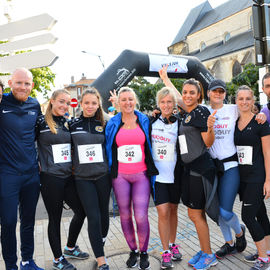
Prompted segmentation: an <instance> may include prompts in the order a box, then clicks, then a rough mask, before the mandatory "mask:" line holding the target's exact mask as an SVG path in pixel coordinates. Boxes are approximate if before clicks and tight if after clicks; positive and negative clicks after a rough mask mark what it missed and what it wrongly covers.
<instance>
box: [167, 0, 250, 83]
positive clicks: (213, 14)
mask: <svg viewBox="0 0 270 270" xmlns="http://www.w3.org/2000/svg"><path fill="white" fill-rule="evenodd" d="M252 5H253V1H252V0H230V1H228V2H225V3H224V4H222V5H220V6H218V7H216V8H212V7H211V5H210V4H209V2H208V1H205V2H204V3H202V4H200V5H198V6H197V7H195V8H193V9H192V10H191V11H190V13H189V14H188V16H187V18H186V20H185V22H184V24H183V25H182V27H181V28H180V30H179V32H178V34H177V35H176V37H175V39H174V40H173V42H172V44H171V45H170V46H169V47H168V51H169V53H170V54H182V55H189V56H196V57H198V58H199V59H200V60H201V61H202V62H203V64H204V65H205V66H206V68H207V69H208V70H210V72H211V73H212V74H213V75H214V76H215V77H216V78H219V79H223V80H224V81H226V82H229V81H231V79H232V77H234V76H235V75H237V74H239V73H240V72H241V71H242V67H243V66H244V65H245V64H248V63H255V49H254V38H253V30H252Z"/></svg>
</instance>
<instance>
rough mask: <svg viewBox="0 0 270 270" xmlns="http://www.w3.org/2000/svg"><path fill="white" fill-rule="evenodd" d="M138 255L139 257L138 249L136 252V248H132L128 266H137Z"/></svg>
mask: <svg viewBox="0 0 270 270" xmlns="http://www.w3.org/2000/svg"><path fill="white" fill-rule="evenodd" d="M138 257H139V252H138V251H137V252H136V251H135V250H132V251H131V252H130V253H129V258H128V260H127V262H126V264H127V267H128V268H133V267H136V266H137V260H138Z"/></svg>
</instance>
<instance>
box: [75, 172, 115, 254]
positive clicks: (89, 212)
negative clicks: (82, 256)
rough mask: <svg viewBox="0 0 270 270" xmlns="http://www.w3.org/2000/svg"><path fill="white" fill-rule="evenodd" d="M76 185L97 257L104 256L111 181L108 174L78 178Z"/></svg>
mask: <svg viewBox="0 0 270 270" xmlns="http://www.w3.org/2000/svg"><path fill="white" fill-rule="evenodd" d="M76 187H77V191H78V194H79V197H80V200H81V202H82V205H83V208H84V211H85V213H86V216H87V221H88V236H89V240H90V243H91V246H92V249H93V252H94V254H95V256H96V258H99V257H103V256H104V248H103V245H104V241H103V239H104V238H106V236H107V234H108V230H109V201H110V192H111V182H110V179H109V176H108V175H105V176H102V177H101V178H99V179H98V180H93V181H91V180H79V179H76Z"/></svg>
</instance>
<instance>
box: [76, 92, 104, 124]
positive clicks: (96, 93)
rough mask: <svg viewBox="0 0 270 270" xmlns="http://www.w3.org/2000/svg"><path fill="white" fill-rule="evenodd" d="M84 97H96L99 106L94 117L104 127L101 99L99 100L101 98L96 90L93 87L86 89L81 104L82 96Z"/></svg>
mask: <svg viewBox="0 0 270 270" xmlns="http://www.w3.org/2000/svg"><path fill="white" fill-rule="evenodd" d="M86 95H94V96H96V97H97V99H98V105H99V106H98V109H97V111H96V114H95V117H96V119H97V120H99V121H100V122H101V125H102V126H103V127H104V126H105V121H104V115H103V110H102V99H101V96H100V94H99V92H98V90H97V89H96V88H94V87H91V88H88V89H86V90H85V91H83V94H82V99H81V103H82V101H83V98H84V96H86Z"/></svg>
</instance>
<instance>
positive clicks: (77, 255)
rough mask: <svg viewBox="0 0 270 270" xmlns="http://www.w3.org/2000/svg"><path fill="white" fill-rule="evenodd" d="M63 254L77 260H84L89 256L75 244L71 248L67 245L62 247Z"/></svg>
mask: <svg viewBox="0 0 270 270" xmlns="http://www.w3.org/2000/svg"><path fill="white" fill-rule="evenodd" d="M64 255H65V257H68V258H72V259H78V260H85V259H88V258H89V254H88V253H86V252H83V251H81V250H80V248H79V246H75V248H74V249H73V250H70V249H68V248H67V247H65V248H64Z"/></svg>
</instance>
